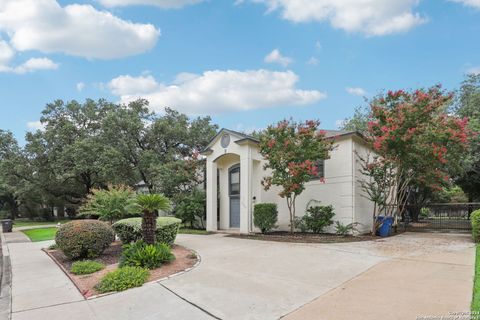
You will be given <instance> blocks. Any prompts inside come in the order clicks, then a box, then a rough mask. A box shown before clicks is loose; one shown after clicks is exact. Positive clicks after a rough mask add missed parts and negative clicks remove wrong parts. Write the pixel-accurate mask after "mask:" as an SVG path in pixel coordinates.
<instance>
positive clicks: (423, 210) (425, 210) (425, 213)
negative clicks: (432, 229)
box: [420, 208, 432, 219]
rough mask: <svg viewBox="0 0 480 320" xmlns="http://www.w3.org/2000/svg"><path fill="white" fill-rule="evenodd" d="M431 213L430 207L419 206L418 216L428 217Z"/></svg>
mask: <svg viewBox="0 0 480 320" xmlns="http://www.w3.org/2000/svg"><path fill="white" fill-rule="evenodd" d="M431 213H432V212H431V210H430V208H421V209H420V217H421V218H423V219H426V218H428V217H429V216H430V214H431Z"/></svg>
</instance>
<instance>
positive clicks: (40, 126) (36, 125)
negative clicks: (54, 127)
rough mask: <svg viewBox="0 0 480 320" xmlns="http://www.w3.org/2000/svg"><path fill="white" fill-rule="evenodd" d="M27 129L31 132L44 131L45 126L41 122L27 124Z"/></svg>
mask: <svg viewBox="0 0 480 320" xmlns="http://www.w3.org/2000/svg"><path fill="white" fill-rule="evenodd" d="M27 128H28V129H30V130H43V129H45V126H44V125H43V124H42V123H41V122H40V121H29V122H27Z"/></svg>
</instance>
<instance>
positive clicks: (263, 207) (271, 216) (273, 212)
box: [253, 203, 278, 233]
mask: <svg viewBox="0 0 480 320" xmlns="http://www.w3.org/2000/svg"><path fill="white" fill-rule="evenodd" d="M277 219H278V211H277V205H276V204H275V203H259V204H256V205H255V207H254V208H253V224H254V225H255V227H257V228H259V229H260V230H261V231H262V233H266V232H269V231H270V230H272V229H273V228H276V226H275V224H276V223H277Z"/></svg>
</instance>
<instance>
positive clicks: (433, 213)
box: [402, 203, 480, 232]
mask: <svg viewBox="0 0 480 320" xmlns="http://www.w3.org/2000/svg"><path fill="white" fill-rule="evenodd" d="M478 209H480V203H430V204H426V205H422V206H414V205H408V206H406V208H405V213H404V215H403V218H402V221H403V222H404V224H405V226H406V229H407V230H409V231H465V232H467V231H470V230H471V225H470V215H471V213H472V212H473V211H475V210H478Z"/></svg>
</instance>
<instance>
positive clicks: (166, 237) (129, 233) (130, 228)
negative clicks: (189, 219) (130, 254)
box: [112, 217, 182, 245]
mask: <svg viewBox="0 0 480 320" xmlns="http://www.w3.org/2000/svg"><path fill="white" fill-rule="evenodd" d="M181 222H182V220H180V219H177V218H173V217H159V218H157V230H156V231H155V235H156V239H157V242H161V243H166V244H168V245H172V244H173V243H174V242H175V238H176V237H177V232H178V228H179V227H180V223H181ZM112 227H113V230H115V233H116V234H117V236H118V237H119V238H120V240H121V241H122V242H123V243H124V244H127V243H131V242H136V241H138V240H142V218H128V219H123V220H120V221H117V222H115V223H114V224H113V225H112Z"/></svg>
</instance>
